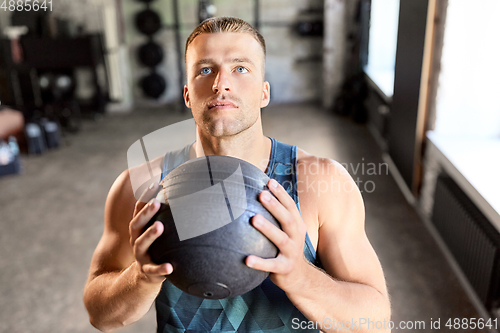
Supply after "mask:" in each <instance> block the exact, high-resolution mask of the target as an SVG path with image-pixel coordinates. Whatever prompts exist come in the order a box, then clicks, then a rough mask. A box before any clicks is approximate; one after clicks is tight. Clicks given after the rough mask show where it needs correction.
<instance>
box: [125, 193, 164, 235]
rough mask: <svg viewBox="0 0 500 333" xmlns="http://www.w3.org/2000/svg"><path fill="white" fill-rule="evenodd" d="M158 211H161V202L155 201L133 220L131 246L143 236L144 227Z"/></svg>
mask: <svg viewBox="0 0 500 333" xmlns="http://www.w3.org/2000/svg"><path fill="white" fill-rule="evenodd" d="M158 209H160V202H158V200H156V199H154V200H152V201H151V202H150V203H148V204H147V205H146V206H144V207H143V209H142V210H141V211H140V212H139V213H138V214H137V215H136V216H135V217H134V218H133V219H132V221H130V224H129V233H130V244H132V245H134V243H135V241H136V239H137V238H138V237H139V236H140V235H141V234H142V232H143V231H144V227H145V226H146V225H147V224H148V222H149V221H150V220H151V219H152V218H153V216H154V215H155V214H156V213H157V212H158Z"/></svg>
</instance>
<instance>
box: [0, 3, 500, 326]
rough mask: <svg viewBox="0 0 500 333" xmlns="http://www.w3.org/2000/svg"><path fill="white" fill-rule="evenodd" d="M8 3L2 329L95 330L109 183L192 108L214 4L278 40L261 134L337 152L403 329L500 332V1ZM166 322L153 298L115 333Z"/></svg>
mask: <svg viewBox="0 0 500 333" xmlns="http://www.w3.org/2000/svg"><path fill="white" fill-rule="evenodd" d="M11 3H14V2H13V1H12V2H9V1H4V2H3V3H2V4H1V6H0V35H1V37H0V102H1V105H0V140H1V141H0V226H1V232H0V272H1V275H0V332H9V333H11V332H23V333H28V332H95V331H96V330H95V329H94V328H93V327H92V326H91V325H90V324H89V322H88V317H87V314H86V311H85V308H84V305H83V301H82V293H83V287H84V285H85V282H86V279H87V274H88V268H89V264H90V259H91V257H92V253H93V251H94V249H95V246H96V245H97V243H98V241H99V239H100V236H101V234H102V230H103V215H104V203H105V199H106V196H107V193H108V191H109V188H110V187H111V184H112V183H113V181H114V180H115V179H116V177H117V176H118V175H119V174H120V173H121V172H122V171H123V170H125V169H126V168H127V160H126V152H127V149H128V148H129V147H130V145H131V144H132V143H134V142H135V141H137V140H138V139H140V138H142V137H143V136H144V135H146V134H148V133H151V132H153V131H155V130H157V129H159V128H163V127H165V126H167V125H170V124H174V123H176V122H179V121H181V120H185V119H188V118H191V115H190V112H189V110H188V109H186V108H185V106H184V102H183V99H182V88H183V85H184V84H185V69H184V45H185V41H186V38H187V37H188V36H189V34H190V33H191V31H192V30H193V29H194V28H195V27H196V26H197V25H198V24H199V22H200V21H202V20H203V19H205V18H207V17H211V16H236V17H240V18H242V19H244V20H246V21H248V22H249V23H251V24H252V25H254V26H255V27H256V28H257V29H258V30H259V31H260V32H261V33H262V35H263V36H264V38H265V39H266V43H267V60H266V80H268V81H269V82H270V84H271V87H272V89H271V104H270V105H269V106H268V107H267V108H265V109H263V111H262V112H263V114H262V118H263V124H264V133H265V134H266V135H268V136H272V137H275V138H276V139H278V140H280V141H284V142H286V143H289V144H294V145H297V146H299V147H301V148H302V149H304V150H306V151H308V152H309V153H311V154H315V155H318V156H322V157H328V158H332V159H334V160H337V161H339V162H340V163H342V165H343V166H344V167H345V168H346V169H347V171H348V172H349V173H350V174H351V176H352V177H353V178H354V180H355V181H356V183H357V184H358V186H359V188H360V190H361V192H362V195H363V198H364V200H365V205H366V231H367V234H368V237H369V239H370V241H371V242H372V245H373V246H374V248H375V250H376V252H377V254H378V255H379V259H380V261H381V263H382V266H383V268H384V272H385V275H386V279H387V283H388V287H389V292H390V294H391V301H392V308H393V318H392V320H393V321H394V322H395V324H396V327H398V325H399V323H400V322H404V323H406V328H407V329H409V330H410V331H413V332H431V331H448V330H450V331H451V330H452V331H455V332H462V331H463V332H465V331H467V332H498V324H499V323H498V322H499V321H500V311H499V308H500V234H499V231H500V195H499V194H498V188H499V186H500V177H499V175H498V170H499V168H498V165H500V99H498V93H499V92H500V80H498V78H499V77H500V62H499V61H498V59H499V55H500V43H498V36H499V34H500V20H498V17H499V15H500V2H499V1H498V0H479V1H474V2H471V1H465V0H273V1H271V0H241V1H229V0H198V1H197V0H183V1H180V0H149V1H148V0H142V1H138V0H79V1H73V0H49V1H47V0H45V1H43V0H38V1H35V0H33V1H27V0H24V1H16V4H15V5H14V4H11ZM332 297H335V295H332ZM455 318H459V319H460V323H461V324H460V325H458V326H456V325H455V326H453V327H446V326H445V325H446V323H447V322H448V320H450V319H451V323H452V324H455V323H456V321H455ZM463 318H468V319H470V318H476V320H475V321H476V323H477V322H478V319H479V318H482V320H484V321H483V322H484V323H485V324H487V323H490V325H484V326H481V327H479V328H474V329H473V328H469V327H470V326H469V327H466V326H465V325H464V324H463ZM437 320H439V321H440V324H441V328H440V329H436V328H434V329H431V326H430V323H431V321H432V322H436V321H437ZM488 320H490V321H488ZM417 322H424V325H425V327H424V326H422V324H421V323H420V324H419V323H417ZM448 323H449V322H448ZM469 323H471V321H469ZM471 326H472V325H471ZM476 326H477V325H476ZM155 329H156V323H155V312H154V309H151V311H150V312H149V313H148V314H147V315H146V316H145V317H144V318H143V319H141V320H140V321H139V322H137V323H135V324H132V325H130V326H128V327H125V328H123V329H121V330H120V331H121V332H154V331H155Z"/></svg>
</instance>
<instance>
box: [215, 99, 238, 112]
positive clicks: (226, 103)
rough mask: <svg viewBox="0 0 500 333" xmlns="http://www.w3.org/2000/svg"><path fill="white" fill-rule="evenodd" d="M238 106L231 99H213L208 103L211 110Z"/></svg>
mask: <svg viewBox="0 0 500 333" xmlns="http://www.w3.org/2000/svg"><path fill="white" fill-rule="evenodd" d="M236 108H237V106H236V105H235V104H234V103H233V102H231V101H212V102H210V103H208V109H209V110H227V109H236Z"/></svg>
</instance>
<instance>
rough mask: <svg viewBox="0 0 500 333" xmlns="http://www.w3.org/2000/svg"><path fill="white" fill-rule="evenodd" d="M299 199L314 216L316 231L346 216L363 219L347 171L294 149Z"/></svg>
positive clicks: (352, 182) (358, 197)
mask: <svg viewBox="0 0 500 333" xmlns="http://www.w3.org/2000/svg"><path fill="white" fill-rule="evenodd" d="M297 180H298V182H299V185H298V186H299V195H300V194H302V195H301V200H306V201H307V202H308V203H310V204H311V206H313V207H314V209H315V210H316V212H317V217H318V227H322V226H324V225H325V223H328V224H330V226H331V225H332V224H333V225H337V224H338V225H344V224H343V223H341V222H342V221H343V220H344V219H345V217H346V215H347V214H348V215H350V216H351V217H352V216H353V215H356V216H358V219H357V220H359V219H361V218H364V205H363V199H362V197H361V193H360V191H359V189H358V187H357V185H356V183H355V182H354V180H353V179H352V177H351V176H350V175H349V173H348V172H347V170H346V169H345V168H344V167H343V166H342V164H340V163H339V162H337V161H335V160H332V159H329V158H323V157H317V156H314V155H311V154H309V153H307V152H306V151H304V150H302V149H297Z"/></svg>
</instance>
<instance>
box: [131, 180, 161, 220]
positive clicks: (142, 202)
mask: <svg viewBox="0 0 500 333" xmlns="http://www.w3.org/2000/svg"><path fill="white" fill-rule="evenodd" d="M158 187H159V184H158V182H153V183H151V185H149V186H148V187H147V188H146V189H145V190H144V192H142V194H141V196H140V198H139V200H138V201H137V202H136V204H135V209H134V216H136V215H137V214H138V213H139V212H140V211H141V210H142V209H143V208H144V206H146V205H147V203H148V202H149V201H150V200H151V199H152V198H154V197H155V196H156V194H157V193H158Z"/></svg>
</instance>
